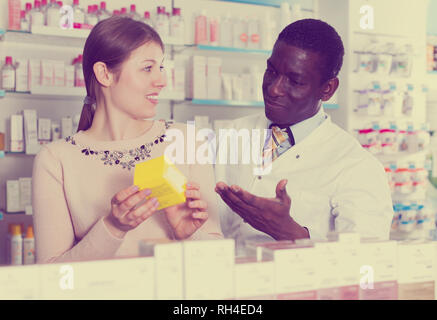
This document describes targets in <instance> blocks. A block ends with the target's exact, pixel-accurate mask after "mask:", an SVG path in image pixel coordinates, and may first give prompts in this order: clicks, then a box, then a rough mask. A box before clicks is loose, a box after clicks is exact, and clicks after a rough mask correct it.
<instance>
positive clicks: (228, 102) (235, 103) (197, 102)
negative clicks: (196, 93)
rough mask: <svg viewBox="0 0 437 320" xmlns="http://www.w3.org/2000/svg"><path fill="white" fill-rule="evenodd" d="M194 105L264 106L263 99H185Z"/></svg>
mask: <svg viewBox="0 0 437 320" xmlns="http://www.w3.org/2000/svg"><path fill="white" fill-rule="evenodd" d="M187 101H189V102H191V103H192V104H195V105H209V106H229V107H235V106H241V107H264V102H263V101H234V100H232V101H231V100H207V99H193V100H187Z"/></svg>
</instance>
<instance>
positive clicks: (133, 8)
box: [129, 4, 141, 21]
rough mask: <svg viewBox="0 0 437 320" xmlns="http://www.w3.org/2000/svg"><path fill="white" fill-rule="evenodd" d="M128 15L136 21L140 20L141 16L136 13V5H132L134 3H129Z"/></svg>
mask: <svg viewBox="0 0 437 320" xmlns="http://www.w3.org/2000/svg"><path fill="white" fill-rule="evenodd" d="M129 17H130V18H131V19H134V20H137V21H141V16H140V15H139V14H138V13H137V6H136V5H134V4H131V5H130V12H129Z"/></svg>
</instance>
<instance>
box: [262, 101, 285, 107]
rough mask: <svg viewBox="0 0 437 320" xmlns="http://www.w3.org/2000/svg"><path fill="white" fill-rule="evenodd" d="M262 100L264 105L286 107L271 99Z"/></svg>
mask: <svg viewBox="0 0 437 320" xmlns="http://www.w3.org/2000/svg"><path fill="white" fill-rule="evenodd" d="M264 102H265V105H266V107H273V108H286V107H285V106H284V105H281V104H280V103H277V102H272V101H269V100H267V99H266V100H265V101H264Z"/></svg>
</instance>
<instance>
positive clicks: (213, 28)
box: [209, 17, 220, 46]
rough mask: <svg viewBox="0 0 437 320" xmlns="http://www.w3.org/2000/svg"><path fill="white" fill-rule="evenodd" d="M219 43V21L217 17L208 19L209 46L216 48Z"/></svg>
mask: <svg viewBox="0 0 437 320" xmlns="http://www.w3.org/2000/svg"><path fill="white" fill-rule="evenodd" d="M219 41H220V21H219V18H218V17H211V18H210V19H209V44H210V45H212V46H218V45H219Z"/></svg>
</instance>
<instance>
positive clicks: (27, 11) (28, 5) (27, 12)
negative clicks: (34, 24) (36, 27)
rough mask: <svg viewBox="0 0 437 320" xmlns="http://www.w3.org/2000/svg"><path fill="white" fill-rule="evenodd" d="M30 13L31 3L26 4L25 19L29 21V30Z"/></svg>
mask: <svg viewBox="0 0 437 320" xmlns="http://www.w3.org/2000/svg"><path fill="white" fill-rule="evenodd" d="M31 11H32V3H30V2H27V3H26V19H27V21H29V28H30V12H31Z"/></svg>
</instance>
